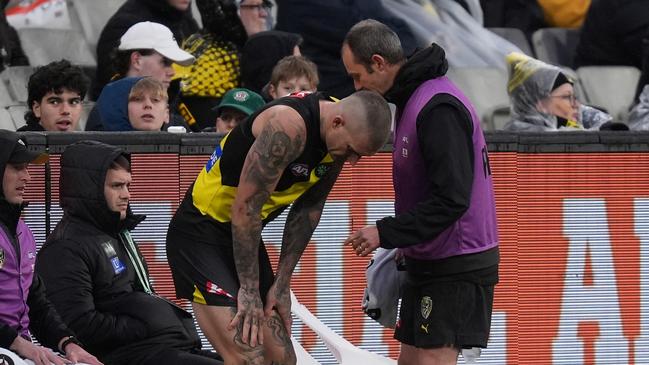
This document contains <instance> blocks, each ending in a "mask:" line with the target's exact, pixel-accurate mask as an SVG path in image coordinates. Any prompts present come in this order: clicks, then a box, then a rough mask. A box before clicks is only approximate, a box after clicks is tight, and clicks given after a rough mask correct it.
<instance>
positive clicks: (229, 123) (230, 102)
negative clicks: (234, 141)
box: [203, 88, 266, 134]
mask: <svg viewBox="0 0 649 365" xmlns="http://www.w3.org/2000/svg"><path fill="white" fill-rule="evenodd" d="M264 104H266V103H265V102H264V99H263V98H262V97H261V95H259V94H257V93H256V92H254V91H250V90H248V89H244V88H236V89H232V90H230V91H228V92H227V93H225V95H223V99H221V102H220V103H219V105H218V106H217V107H216V108H215V111H216V114H217V117H216V126H214V127H210V128H205V129H204V130H203V132H217V133H223V134H226V133H228V132H230V131H231V130H232V129H234V127H236V126H237V125H239V123H241V122H242V121H243V120H244V119H246V118H247V117H249V116H250V115H251V114H252V113H254V112H256V111H257V110H259V109H260V108H261V107H262V106H264Z"/></svg>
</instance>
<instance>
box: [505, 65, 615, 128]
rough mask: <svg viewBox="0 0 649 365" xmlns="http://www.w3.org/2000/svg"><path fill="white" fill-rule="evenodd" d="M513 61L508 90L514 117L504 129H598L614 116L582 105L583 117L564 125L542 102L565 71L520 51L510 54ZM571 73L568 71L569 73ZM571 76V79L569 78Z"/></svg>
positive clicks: (581, 115) (581, 114) (510, 68)
mask: <svg viewBox="0 0 649 365" xmlns="http://www.w3.org/2000/svg"><path fill="white" fill-rule="evenodd" d="M507 62H508V64H509V81H508V83H507V92H508V94H509V100H510V105H511V115H512V120H511V121H510V122H508V123H507V124H506V125H505V127H504V128H503V129H504V130H507V131H524V132H544V131H556V130H559V129H563V130H571V129H572V130H579V129H589V130H598V129H599V128H600V126H601V125H602V124H604V123H606V122H608V121H610V120H611V119H612V117H611V116H610V115H608V114H606V113H604V112H601V111H598V110H596V109H594V108H591V107H589V106H586V105H581V104H580V107H579V109H580V110H579V112H580V118H579V119H580V120H578V121H573V123H571V124H570V125H569V126H567V127H562V124H565V120H563V122H564V123H562V119H561V118H558V117H557V116H555V115H552V114H548V113H544V112H542V111H540V110H539V108H538V103H539V102H540V101H541V100H543V99H544V98H546V97H547V96H548V95H550V93H551V92H552V90H553V87H554V84H555V80H557V77H558V76H559V74H561V73H563V74H564V75H565V73H564V72H563V71H562V70H561V69H560V68H559V67H556V66H553V65H550V64H547V63H544V62H542V61H539V60H537V59H534V58H531V57H529V56H527V55H524V54H520V53H511V54H509V55H508V56H507ZM565 76H567V75H565ZM568 80H570V79H568Z"/></svg>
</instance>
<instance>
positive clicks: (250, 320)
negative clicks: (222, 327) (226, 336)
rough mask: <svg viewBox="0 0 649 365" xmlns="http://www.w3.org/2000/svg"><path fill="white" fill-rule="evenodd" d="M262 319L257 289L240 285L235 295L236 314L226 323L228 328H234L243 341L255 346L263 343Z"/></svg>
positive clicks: (262, 312) (262, 310)
mask: <svg viewBox="0 0 649 365" xmlns="http://www.w3.org/2000/svg"><path fill="white" fill-rule="evenodd" d="M264 320H265V319H264V307H263V306H262V303H261V297H260V296H259V289H257V288H254V289H247V288H243V287H241V288H240V289H239V294H238V295H237V314H236V315H235V316H234V318H233V319H232V321H231V322H230V325H228V330H232V329H235V328H236V329H237V332H238V334H239V335H240V337H241V341H242V342H243V343H245V344H248V345H249V346H250V347H257V346H258V345H263V344H264V331H263V329H262V327H263V324H264Z"/></svg>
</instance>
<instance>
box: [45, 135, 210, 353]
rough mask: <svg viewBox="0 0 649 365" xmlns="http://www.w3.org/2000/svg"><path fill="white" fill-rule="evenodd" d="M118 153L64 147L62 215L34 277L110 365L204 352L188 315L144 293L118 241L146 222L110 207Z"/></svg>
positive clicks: (96, 146)
mask: <svg viewBox="0 0 649 365" xmlns="http://www.w3.org/2000/svg"><path fill="white" fill-rule="evenodd" d="M120 154H123V152H122V151H121V150H120V149H118V148H116V147H113V146H109V145H105V144H101V143H99V142H91V141H84V142H79V143H76V144H73V145H71V146H69V147H68V148H67V149H66V151H65V153H64V154H63V156H62V158H61V182H60V201H61V206H62V207H63V211H64V216H63V219H62V220H61V221H60V222H59V224H58V225H57V226H56V229H55V230H54V232H52V234H51V235H50V236H49V237H48V239H47V241H46V243H45V245H44V246H43V248H42V249H41V251H40V252H39V254H38V258H37V261H36V272H37V273H39V274H40V275H41V277H42V278H43V280H44V281H45V283H46V285H47V295H48V298H49V299H50V300H51V301H52V303H53V304H54V305H55V307H56V309H57V310H58V312H59V313H60V314H61V317H63V320H64V321H65V322H66V323H67V324H68V325H69V326H70V327H71V328H72V329H73V330H75V332H76V333H77V335H78V337H79V338H80V340H81V341H82V342H83V343H84V344H85V346H86V348H87V349H88V350H89V351H90V352H92V353H93V354H95V355H96V356H98V357H99V358H100V359H101V360H102V361H103V362H104V363H106V364H120V365H125V364H142V363H144V362H145V361H146V360H147V358H148V357H149V356H151V355H154V354H155V353H157V352H159V351H161V350H163V349H169V348H175V349H181V350H185V349H186V350H191V349H198V348H200V340H199V338H198V335H197V333H196V329H195V327H194V325H193V320H192V318H191V315H189V313H187V312H185V311H183V310H181V309H180V308H178V307H176V306H175V305H173V304H171V303H169V302H167V301H166V300H164V299H162V298H160V297H157V296H155V295H150V294H147V293H145V292H144V290H143V288H142V285H141V284H140V282H139V281H138V279H137V274H136V272H135V270H134V266H133V263H132V262H131V260H130V259H129V257H128V255H127V252H126V249H125V245H124V243H123V242H122V240H121V239H120V238H119V233H120V232H121V231H122V230H123V229H128V230H131V229H133V228H135V226H136V225H137V224H138V223H139V222H141V221H142V220H143V219H144V216H137V215H134V214H133V213H132V212H131V211H130V208H129V211H128V214H127V217H126V219H125V220H123V221H120V219H119V218H120V217H119V213H117V212H112V211H110V210H109V208H108V205H107V203H106V199H105V196H104V181H105V178H106V172H107V170H108V168H109V166H110V164H111V162H112V161H114V160H115V158H116V157H118V156H119V155H120ZM138 254H139V253H138ZM140 257H141V254H140ZM142 261H143V259H142Z"/></svg>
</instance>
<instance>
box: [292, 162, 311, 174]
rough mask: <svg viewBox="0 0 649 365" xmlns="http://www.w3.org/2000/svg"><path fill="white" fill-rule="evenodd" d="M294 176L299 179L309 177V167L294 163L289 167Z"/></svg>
mask: <svg viewBox="0 0 649 365" xmlns="http://www.w3.org/2000/svg"><path fill="white" fill-rule="evenodd" d="M289 168H290V169H291V172H292V173H293V175H295V176H297V177H307V176H309V166H308V165H306V164H303V163H294V164H291V166H289Z"/></svg>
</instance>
